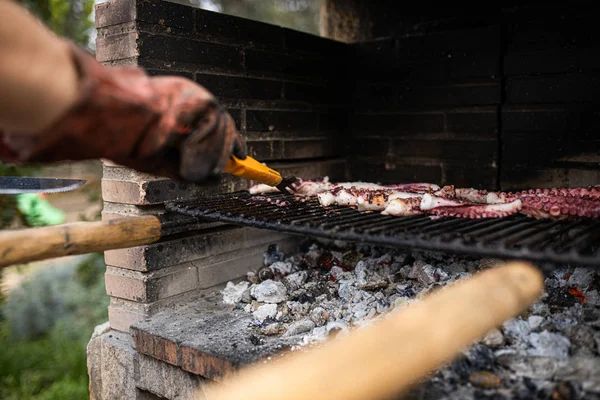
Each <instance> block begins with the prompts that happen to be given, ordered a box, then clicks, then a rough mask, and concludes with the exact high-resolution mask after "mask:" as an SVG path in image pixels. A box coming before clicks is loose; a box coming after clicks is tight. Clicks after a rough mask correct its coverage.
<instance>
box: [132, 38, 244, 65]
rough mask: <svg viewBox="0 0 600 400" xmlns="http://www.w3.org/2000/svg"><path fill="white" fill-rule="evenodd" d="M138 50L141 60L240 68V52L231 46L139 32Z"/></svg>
mask: <svg viewBox="0 0 600 400" xmlns="http://www.w3.org/2000/svg"><path fill="white" fill-rule="evenodd" d="M138 48H139V56H140V57H141V58H154V59H159V60H166V61H174V62H184V63H190V64H195V65H198V66H210V67H218V68H222V69H226V70H237V69H239V70H241V68H242V54H241V51H240V49H239V48H236V47H233V46H224V45H220V44H216V43H209V42H204V41H200V40H192V39H186V38H180V37H169V36H162V35H150V34H147V33H142V32H140V33H139V38H138Z"/></svg>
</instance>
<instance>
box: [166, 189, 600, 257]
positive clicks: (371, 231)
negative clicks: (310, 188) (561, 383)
mask: <svg viewBox="0 0 600 400" xmlns="http://www.w3.org/2000/svg"><path fill="white" fill-rule="evenodd" d="M262 196H264V197H266V198H268V199H271V200H272V202H269V201H261V200H253V197H255V196H253V195H251V194H250V193H249V192H248V191H238V192H235V193H226V194H220V195H216V196H211V197H205V198H200V199H197V200H194V201H186V202H173V203H168V204H167V205H166V208H167V209H168V210H170V211H174V212H177V213H182V214H187V215H190V216H194V217H201V218H205V219H207V220H211V221H219V222H228V223H232V224H236V225H243V226H250V227H255V228H262V229H272V230H275V231H280V232H286V233H291V234H298V235H307V236H312V237H321V238H327V239H333V240H347V241H354V242H362V243H368V244H371V245H375V246H388V247H399V248H409V249H410V248H415V249H422V250H431V251H446V252H453V253H460V254H467V255H473V256H485V257H499V258H507V259H514V258H517V259H525V260H530V261H535V262H543V263H545V265H546V266H548V267H552V266H554V267H557V266H564V265H565V264H570V265H581V266H588V267H598V266H600V254H599V253H598V250H599V243H600V221H598V220H578V221H557V220H549V219H533V218H530V217H526V216H522V215H514V216H510V217H506V218H498V219H495V218H493V219H464V218H453V217H443V218H439V219H431V218H430V217H429V216H426V215H415V216H407V217H394V216H385V215H381V214H380V213H379V212H359V211H357V210H355V209H352V208H349V207H343V206H335V205H334V206H329V207H327V208H325V207H322V206H321V205H320V204H319V202H318V200H317V199H314V198H309V199H303V200H298V199H297V198H295V197H294V196H292V195H289V194H284V193H267V194H263V195H262ZM277 203H279V204H277ZM282 203H284V204H285V205H280V204H282Z"/></svg>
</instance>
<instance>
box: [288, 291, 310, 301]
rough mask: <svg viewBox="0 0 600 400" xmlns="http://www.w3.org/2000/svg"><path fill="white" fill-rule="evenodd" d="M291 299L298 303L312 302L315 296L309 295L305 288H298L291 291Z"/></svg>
mask: <svg viewBox="0 0 600 400" xmlns="http://www.w3.org/2000/svg"><path fill="white" fill-rule="evenodd" d="M291 300H292V301H297V302H298V303H314V301H315V296H313V295H311V294H310V293H308V292H307V291H305V290H300V291H298V292H294V293H292V297H291Z"/></svg>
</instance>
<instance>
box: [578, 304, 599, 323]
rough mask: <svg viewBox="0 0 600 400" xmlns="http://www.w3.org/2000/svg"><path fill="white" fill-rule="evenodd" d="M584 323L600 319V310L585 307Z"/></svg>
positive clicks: (583, 312)
mask: <svg viewBox="0 0 600 400" xmlns="http://www.w3.org/2000/svg"><path fill="white" fill-rule="evenodd" d="M582 318H583V322H594V321H598V320H599V319H600V310H599V309H597V308H596V307H584V308H583V311H582Z"/></svg>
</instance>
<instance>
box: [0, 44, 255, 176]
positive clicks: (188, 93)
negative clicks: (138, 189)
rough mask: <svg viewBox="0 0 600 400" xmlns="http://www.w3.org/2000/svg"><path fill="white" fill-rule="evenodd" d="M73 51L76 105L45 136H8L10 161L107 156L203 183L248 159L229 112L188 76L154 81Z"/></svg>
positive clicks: (135, 70) (140, 72)
mask: <svg viewBox="0 0 600 400" xmlns="http://www.w3.org/2000/svg"><path fill="white" fill-rule="evenodd" d="M70 48H71V53H72V55H73V59H74V62H75V65H76V67H77V70H78V73H79V77H80V95H79V98H78V100H77V101H76V103H75V104H74V105H73V106H72V107H71V108H70V109H69V110H68V111H67V112H66V113H65V115H62V116H61V117H60V118H59V119H58V120H57V121H56V122H55V123H53V124H52V126H50V127H49V128H48V129H46V130H45V131H44V132H41V133H39V134H36V135H24V134H14V133H12V134H11V133H10V132H5V133H3V134H2V139H3V142H4V143H3V144H4V148H3V149H2V151H0V155H2V156H4V157H5V160H6V161H17V162H54V161H64V160H85V159H93V158H106V159H109V160H111V161H113V162H115V163H117V164H120V165H124V166H127V167H130V168H133V169H136V170H138V171H141V172H147V173H151V174H155V175H162V176H165V177H169V178H171V179H174V180H178V181H187V182H202V181H205V180H218V179H219V178H218V176H219V175H220V173H221V172H222V170H223V168H224V167H225V165H226V163H227V161H228V159H229V157H230V156H231V155H232V154H233V155H235V156H236V157H238V158H240V159H245V158H246V144H245V141H244V138H243V137H242V136H241V135H240V134H239V132H238V131H237V129H236V127H235V123H234V121H233V119H232V118H231V115H229V113H227V111H225V110H224V109H223V108H222V107H221V106H220V105H219V103H218V102H217V100H216V99H215V98H214V96H213V95H212V94H211V93H209V92H208V91H207V90H206V89H204V88H203V87H202V86H200V85H198V84H196V83H195V82H193V81H190V80H188V79H186V78H182V77H171V76H156V77H150V76H148V74H147V73H146V72H145V71H144V70H143V69H141V68H139V67H108V66H103V65H102V64H100V63H98V62H97V61H96V60H95V58H94V57H93V56H91V55H90V54H88V53H86V52H85V51H84V50H82V49H80V48H79V47H77V46H76V45H75V44H70ZM32 111H33V110H32ZM2 147H3V146H0V148H2Z"/></svg>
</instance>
